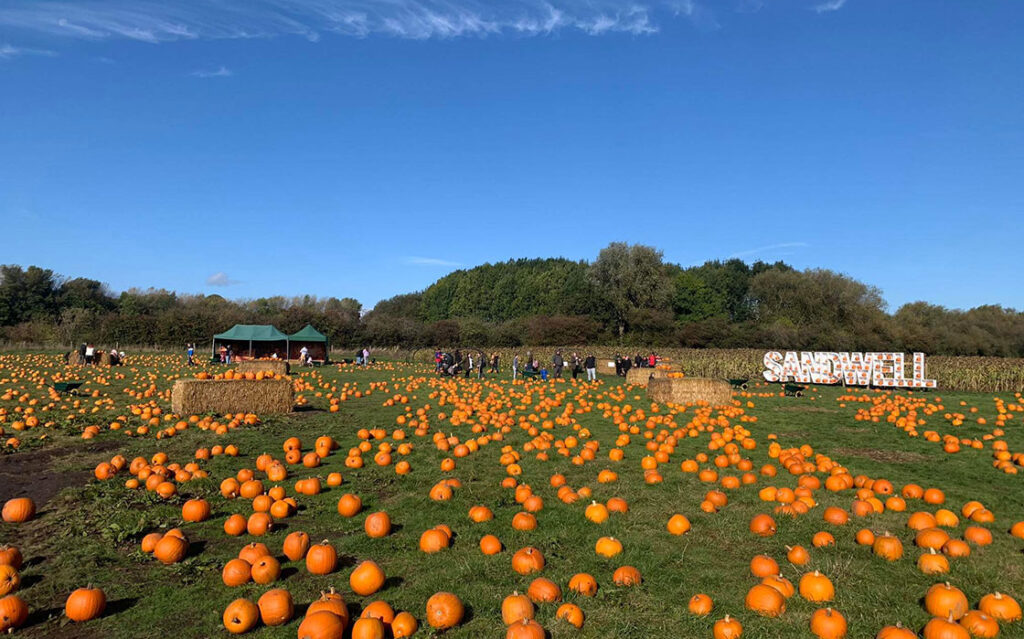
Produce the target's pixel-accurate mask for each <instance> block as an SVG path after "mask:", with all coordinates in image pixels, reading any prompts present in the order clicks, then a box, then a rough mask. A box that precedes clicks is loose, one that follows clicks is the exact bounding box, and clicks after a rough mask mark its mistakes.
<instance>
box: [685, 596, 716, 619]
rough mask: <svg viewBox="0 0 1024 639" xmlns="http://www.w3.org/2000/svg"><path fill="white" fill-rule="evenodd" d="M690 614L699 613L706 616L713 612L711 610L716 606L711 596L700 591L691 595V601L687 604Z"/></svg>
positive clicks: (700, 615)
mask: <svg viewBox="0 0 1024 639" xmlns="http://www.w3.org/2000/svg"><path fill="white" fill-rule="evenodd" d="M686 607H687V609H688V610H689V611H690V614H693V615H697V616H698V617H704V616H706V615H710V614H711V610H712V609H713V608H714V607H715V605H714V602H713V601H712V600H711V597H709V596H707V595H705V594H703V593H698V594H696V595H694V596H692V597H690V601H689V603H687V605H686Z"/></svg>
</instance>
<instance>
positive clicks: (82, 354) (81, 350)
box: [78, 342, 88, 364]
mask: <svg viewBox="0 0 1024 639" xmlns="http://www.w3.org/2000/svg"><path fill="white" fill-rule="evenodd" d="M86 348H88V347H87V346H86V345H85V342H82V345H81V346H79V347H78V363H79V364H84V363H85V349H86Z"/></svg>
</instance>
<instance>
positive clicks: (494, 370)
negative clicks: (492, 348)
mask: <svg viewBox="0 0 1024 639" xmlns="http://www.w3.org/2000/svg"><path fill="white" fill-rule="evenodd" d="M498 358H499V355H498V354H497V353H494V354H493V355H491V372H492V373H497V372H498Z"/></svg>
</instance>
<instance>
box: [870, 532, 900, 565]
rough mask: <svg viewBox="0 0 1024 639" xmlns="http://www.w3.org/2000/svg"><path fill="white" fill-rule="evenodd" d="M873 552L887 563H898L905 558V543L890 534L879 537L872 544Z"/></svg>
mask: <svg viewBox="0 0 1024 639" xmlns="http://www.w3.org/2000/svg"><path fill="white" fill-rule="evenodd" d="M871 550H872V552H874V553H875V555H876V556H878V557H881V558H882V559H885V560H886V561H897V560H898V559H899V558H900V557H902V556H903V542H901V541H900V540H899V539H897V538H896V537H893V536H892V535H890V534H889V533H885V534H884V535H879V536H878V537H876V538H875V540H874V542H873V543H872V544H871Z"/></svg>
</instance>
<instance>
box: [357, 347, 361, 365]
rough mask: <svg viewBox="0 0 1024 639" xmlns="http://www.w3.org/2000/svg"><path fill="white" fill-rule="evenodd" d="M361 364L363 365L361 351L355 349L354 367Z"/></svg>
mask: <svg viewBox="0 0 1024 639" xmlns="http://www.w3.org/2000/svg"><path fill="white" fill-rule="evenodd" d="M362 363H363V349H361V348H357V349H356V366H359V365H361V364H362Z"/></svg>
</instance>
